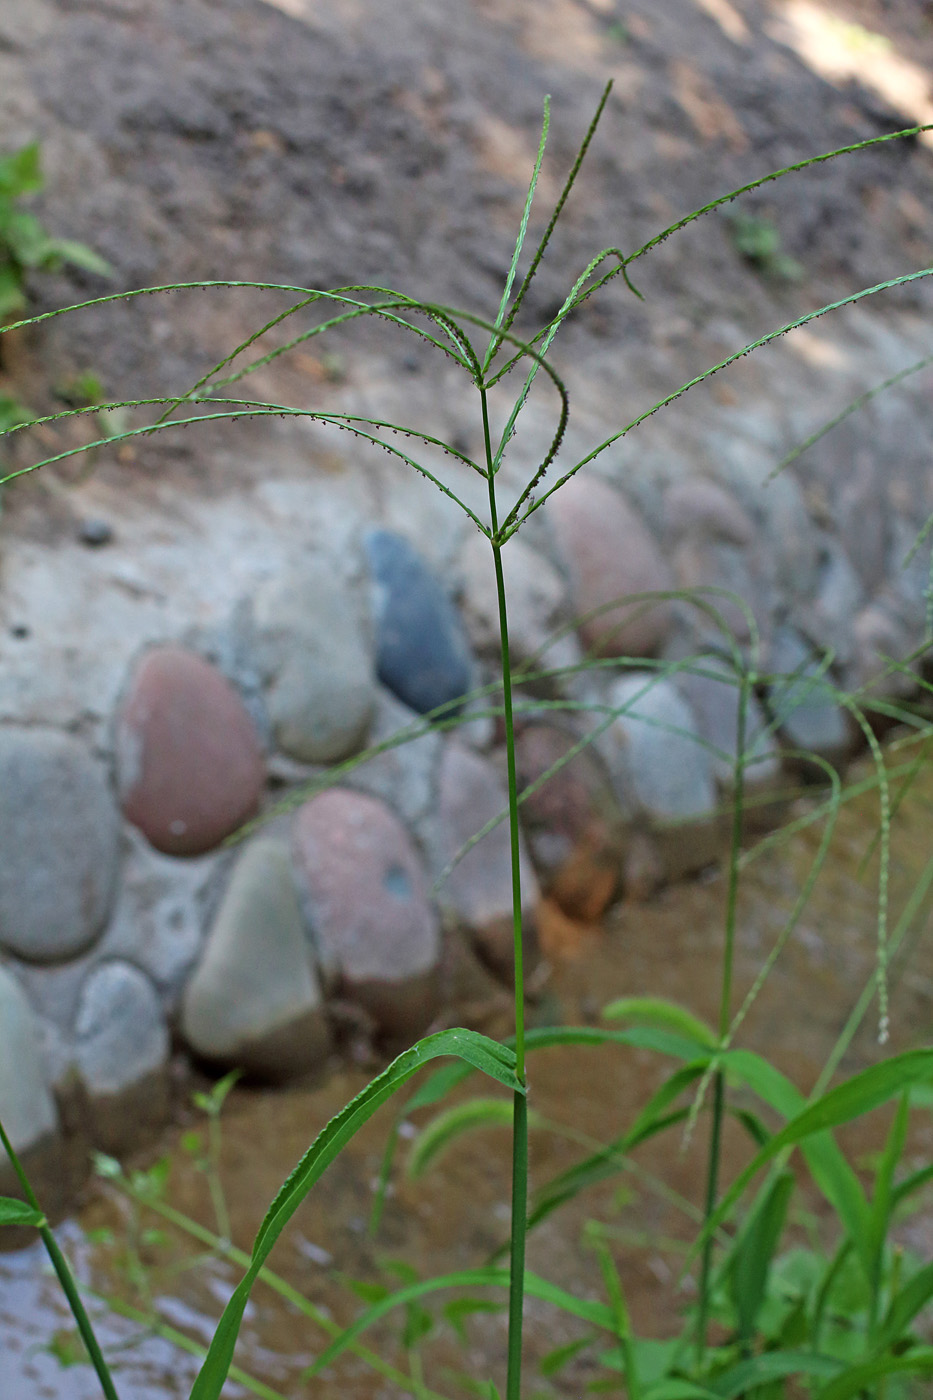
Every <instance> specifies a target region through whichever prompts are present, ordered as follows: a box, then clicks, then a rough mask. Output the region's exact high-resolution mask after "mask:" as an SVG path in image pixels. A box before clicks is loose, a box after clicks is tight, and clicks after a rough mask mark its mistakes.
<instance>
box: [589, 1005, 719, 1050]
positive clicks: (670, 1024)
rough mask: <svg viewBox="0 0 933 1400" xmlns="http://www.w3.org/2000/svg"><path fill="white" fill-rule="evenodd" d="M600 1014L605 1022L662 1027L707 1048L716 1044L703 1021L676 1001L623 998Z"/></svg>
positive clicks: (714, 1038) (714, 1035) (712, 1032)
mask: <svg viewBox="0 0 933 1400" xmlns="http://www.w3.org/2000/svg"><path fill="white" fill-rule="evenodd" d="M602 1014H603V1015H604V1016H605V1018H606V1020H607V1021H631V1022H633V1023H634V1024H636V1025H639V1026H661V1027H663V1028H664V1029H665V1030H673V1031H679V1032H680V1033H681V1035H685V1036H687V1037H688V1038H689V1039H690V1040H695V1041H697V1042H698V1044H700V1045H706V1046H708V1047H709V1048H710V1049H712V1048H713V1047H715V1045H716V1043H717V1039H716V1034H715V1032H714V1031H713V1030H712V1029H711V1028H710V1027H709V1026H708V1025H707V1024H706V1022H705V1021H701V1020H700V1018H699V1017H698V1016H694V1014H693V1012H692V1011H687V1010H686V1008H685V1007H683V1006H678V1005H677V1003H676V1002H673V1001H665V1000H663V999H662V998H660V997H623V998H621V1000H619V1001H611V1002H610V1003H609V1005H608V1006H604V1007H603V1012H602Z"/></svg>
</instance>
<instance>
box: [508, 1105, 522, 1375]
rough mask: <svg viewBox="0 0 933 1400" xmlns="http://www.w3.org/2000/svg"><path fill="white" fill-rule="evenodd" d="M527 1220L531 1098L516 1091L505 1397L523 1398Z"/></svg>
mask: <svg viewBox="0 0 933 1400" xmlns="http://www.w3.org/2000/svg"><path fill="white" fill-rule="evenodd" d="M527 1223H528V1099H527V1096H526V1095H525V1094H519V1093H516V1094H515V1096H514V1099H513V1117H512V1239H511V1244H510V1247H509V1360H508V1370H507V1375H506V1385H505V1396H506V1400H520V1396H521V1388H522V1322H523V1313H524V1303H525V1234H526V1230H527Z"/></svg>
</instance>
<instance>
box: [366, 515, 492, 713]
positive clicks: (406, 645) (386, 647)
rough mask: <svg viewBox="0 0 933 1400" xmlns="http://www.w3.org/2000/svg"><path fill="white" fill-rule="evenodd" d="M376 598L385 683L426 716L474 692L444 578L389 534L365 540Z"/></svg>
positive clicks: (379, 532) (379, 533)
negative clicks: (443, 582) (441, 706)
mask: <svg viewBox="0 0 933 1400" xmlns="http://www.w3.org/2000/svg"><path fill="white" fill-rule="evenodd" d="M363 543H364V546H365V549H366V556H367V559H368V561H369V567H370V571H371V574H372V579H373V584H374V595H375V608H374V614H375V625H376V670H377V673H378V676H379V679H380V680H381V681H382V683H383V685H385V686H387V687H388V689H389V690H391V691H392V692H393V694H394V695H397V696H398V698H399V699H400V700H402V701H403V702H404V703H405V704H406V705H408V706H409V707H410V708H411V709H413V710H417V711H418V713H419V714H426V713H427V712H428V711H429V710H433V709H436V708H437V707H438V706H439V705H445V704H448V703H450V702H452V701H456V700H458V699H459V698H460V697H461V696H462V695H464V694H465V693H466V692H467V691H468V690H469V689H470V684H471V675H472V660H471V656H470V648H469V643H468V642H467V637H466V632H465V630H464V627H463V624H462V622H461V620H460V617H459V614H458V613H457V611H456V609H455V608H454V606H453V604H452V603H451V601H450V599H449V598H448V596H447V593H446V592H445V590H444V586H443V584H442V583H441V581H440V579H438V578H437V576H436V575H435V574H434V573H433V572H432V571H431V569H429V568H428V566H427V564H426V563H425V562H424V560H423V559H422V558H421V556H420V555H419V554H418V553H417V551H416V550H415V549H413V548H412V546H411V545H410V544H409V543H408V541H407V540H405V539H403V538H402V537H401V536H400V535H395V534H392V533H391V531H389V530H371V531H369V532H368V533H367V535H366V536H365V538H364V541H363Z"/></svg>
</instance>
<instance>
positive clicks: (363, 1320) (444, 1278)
mask: <svg viewBox="0 0 933 1400" xmlns="http://www.w3.org/2000/svg"><path fill="white" fill-rule="evenodd" d="M508 1286H509V1271H508V1269H493V1268H485V1269H461V1270H459V1271H458V1272H457V1273H453V1274H442V1275H441V1276H440V1277H438V1278H430V1279H424V1280H423V1281H422V1282H420V1283H413V1284H411V1285H410V1286H409V1287H408V1288H400V1289H399V1290H398V1292H397V1293H393V1294H391V1295H390V1296H389V1297H388V1298H383V1299H382V1300H381V1301H380V1302H378V1303H375V1304H373V1306H372V1307H371V1308H368V1309H367V1310H366V1312H365V1313H363V1314H362V1315H361V1316H360V1317H358V1318H357V1319H356V1321H355V1322H354V1323H351V1325H350V1326H349V1327H348V1328H347V1329H346V1331H345V1332H344V1333H343V1334H342V1335H341V1336H339V1337H337V1338H336V1339H335V1340H334V1341H333V1342H331V1344H330V1346H329V1347H327V1349H326V1350H325V1351H322V1352H321V1354H320V1356H319V1357H318V1359H317V1360H316V1361H315V1362H314V1364H313V1365H311V1366H309V1367H308V1369H307V1370H306V1371H305V1372H304V1373H303V1379H307V1378H308V1377H311V1376H317V1375H320V1373H321V1371H323V1370H324V1368H325V1367H326V1366H329V1365H330V1364H331V1362H332V1361H335V1360H336V1358H337V1357H338V1356H339V1355H340V1353H341V1352H342V1351H343V1350H344V1349H345V1348H346V1347H347V1346H349V1344H350V1343H351V1342H352V1341H355V1339H356V1338H357V1337H358V1336H359V1335H360V1333H361V1332H364V1331H365V1330H366V1328H367V1327H371V1326H372V1325H373V1323H375V1322H378V1321H379V1319H380V1318H382V1317H385V1315H386V1313H388V1312H391V1311H392V1309H393V1308H398V1307H403V1306H405V1305H406V1304H408V1303H411V1302H414V1301H415V1300H416V1299H418V1298H423V1297H424V1296H425V1295H426V1294H428V1293H436V1292H437V1291H438V1290H440V1289H444V1288H504V1289H506V1288H508ZM525 1292H526V1293H527V1294H529V1295H530V1296H531V1297H533V1298H538V1299H540V1300H541V1302H543V1303H551V1304H553V1306H554V1307H556V1308H560V1309H561V1311H563V1312H566V1313H569V1314H570V1315H571V1317H578V1318H580V1319H581V1321H583V1322H588V1323H589V1324H590V1325H591V1326H593V1327H601V1328H604V1329H605V1330H607V1331H612V1330H613V1328H614V1322H613V1315H612V1310H611V1309H610V1308H607V1307H606V1306H605V1304H603V1303H595V1302H591V1301H590V1300H588V1299H586V1298H576V1297H574V1295H573V1294H572V1293H568V1292H566V1290H565V1289H563V1288H559V1287H558V1286H557V1284H556V1283H550V1282H549V1281H548V1280H547V1279H544V1278H539V1277H538V1275H537V1274H529V1273H526V1274H525ZM192 1400H194V1396H192Z"/></svg>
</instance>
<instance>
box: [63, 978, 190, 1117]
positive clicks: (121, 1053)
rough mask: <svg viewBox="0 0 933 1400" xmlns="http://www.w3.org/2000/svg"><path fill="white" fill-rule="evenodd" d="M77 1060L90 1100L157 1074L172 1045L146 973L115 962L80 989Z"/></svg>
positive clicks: (76, 1024)
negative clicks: (91, 1096)
mask: <svg viewBox="0 0 933 1400" xmlns="http://www.w3.org/2000/svg"><path fill="white" fill-rule="evenodd" d="M75 1037H76V1041H75V1043H76V1058H77V1064H78V1069H79V1071H80V1074H81V1078H82V1080H83V1081H84V1084H85V1086H86V1088H87V1090H88V1092H89V1093H90V1094H91V1095H93V1096H97V1095H108V1094H119V1093H120V1092H122V1091H123V1090H125V1089H130V1088H132V1087H133V1086H134V1085H136V1084H138V1083H140V1082H141V1081H143V1080H145V1079H147V1078H148V1076H149V1075H151V1074H154V1073H156V1072H157V1071H158V1070H161V1069H162V1068H163V1067H164V1066H165V1065H166V1063H167V1062H168V1057H169V1051H170V1049H171V1045H170V1042H169V1033H168V1028H167V1026H166V1024H165V1017H164V1016H163V1014H162V1007H161V1005H160V1004H159V998H158V994H157V992H156V989H155V987H154V986H153V984H152V983H151V982H150V980H149V978H148V977H147V976H146V975H145V973H144V972H141V971H140V970H139V968H138V967H134V966H133V964H132V963H127V962H122V961H120V960H118V959H114V960H113V961H112V962H105V963H101V964H100V965H99V966H98V967H95V968H94V969H93V971H92V972H91V973H90V974H89V976H88V978H87V981H86V982H85V983H84V986H83V987H82V989H81V997H80V1000H79V1002H78V1012H77V1016H76V1017H75Z"/></svg>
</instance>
